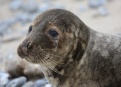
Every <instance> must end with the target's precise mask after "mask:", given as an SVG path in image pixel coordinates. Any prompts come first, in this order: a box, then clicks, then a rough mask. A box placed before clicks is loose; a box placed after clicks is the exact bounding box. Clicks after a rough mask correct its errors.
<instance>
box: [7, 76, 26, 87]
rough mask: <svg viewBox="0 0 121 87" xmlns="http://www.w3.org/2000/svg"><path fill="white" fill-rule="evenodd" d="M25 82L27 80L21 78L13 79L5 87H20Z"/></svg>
mask: <svg viewBox="0 0 121 87" xmlns="http://www.w3.org/2000/svg"><path fill="white" fill-rule="evenodd" d="M26 81H27V78H26V77H24V76H22V77H19V78H15V79H13V80H11V81H10V82H9V83H8V84H7V85H6V87H21V86H22V85H23V84H25V82H26Z"/></svg>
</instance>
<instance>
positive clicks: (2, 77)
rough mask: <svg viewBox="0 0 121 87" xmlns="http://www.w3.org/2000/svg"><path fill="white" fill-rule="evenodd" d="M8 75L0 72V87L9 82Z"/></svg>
mask: <svg viewBox="0 0 121 87" xmlns="http://www.w3.org/2000/svg"><path fill="white" fill-rule="evenodd" d="M9 77H10V75H9V74H8V73H6V72H0V87H2V86H5V85H6V84H7V83H8V82H9Z"/></svg>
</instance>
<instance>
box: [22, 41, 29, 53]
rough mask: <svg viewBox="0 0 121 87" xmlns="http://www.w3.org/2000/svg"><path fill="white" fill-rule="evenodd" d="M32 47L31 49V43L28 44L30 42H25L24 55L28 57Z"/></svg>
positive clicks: (23, 46) (23, 45)
mask: <svg viewBox="0 0 121 87" xmlns="http://www.w3.org/2000/svg"><path fill="white" fill-rule="evenodd" d="M30 47H31V42H28V41H26V42H23V44H22V49H23V53H24V54H26V55H27V54H28V50H29V49H30Z"/></svg>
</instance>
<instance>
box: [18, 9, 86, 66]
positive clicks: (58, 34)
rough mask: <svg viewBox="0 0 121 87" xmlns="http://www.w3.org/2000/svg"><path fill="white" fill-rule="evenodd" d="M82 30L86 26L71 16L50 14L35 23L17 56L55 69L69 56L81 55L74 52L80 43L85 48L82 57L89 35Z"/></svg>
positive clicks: (57, 12) (59, 12)
mask: <svg viewBox="0 0 121 87" xmlns="http://www.w3.org/2000/svg"><path fill="white" fill-rule="evenodd" d="M83 27H85V26H84V24H83V22H81V23H80V19H78V17H76V16H75V15H74V14H72V13H71V12H68V11H66V10H62V9H52V10H48V11H46V12H44V13H43V14H41V15H39V16H38V17H37V18H36V19H35V20H34V21H33V23H32V25H31V26H30V27H29V30H28V34H27V37H26V39H25V40H24V41H23V42H22V43H21V44H20V45H19V47H18V54H19V56H20V57H22V58H25V59H26V60H27V61H29V62H32V63H38V64H41V65H45V66H50V65H51V66H54V67H55V66H56V65H58V64H59V63H63V62H64V61H65V58H67V56H69V55H70V53H71V55H70V56H74V55H77V54H78V52H77V53H76V52H74V51H77V50H76V49H77V44H78V43H80V44H83V45H82V46H81V47H80V48H79V49H80V50H81V56H82V55H83V52H84V50H85V48H86V45H87V44H86V41H87V39H88V38H87V37H86V36H87V35H88V32H86V33H83V32H85V31H86V30H83ZM78 28H80V29H78ZM82 31H83V32H82ZM80 35H81V36H82V37H83V38H80ZM72 49H73V52H72Z"/></svg>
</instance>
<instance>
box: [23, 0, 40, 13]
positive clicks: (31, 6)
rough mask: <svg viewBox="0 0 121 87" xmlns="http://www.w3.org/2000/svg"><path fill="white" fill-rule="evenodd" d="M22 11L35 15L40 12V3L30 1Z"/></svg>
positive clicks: (24, 5)
mask: <svg viewBox="0 0 121 87" xmlns="http://www.w3.org/2000/svg"><path fill="white" fill-rule="evenodd" d="M22 10H23V11H25V12H28V13H35V12H37V11H38V3H37V2H35V1H34V0H29V1H28V2H27V3H25V4H23V5H22Z"/></svg>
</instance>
